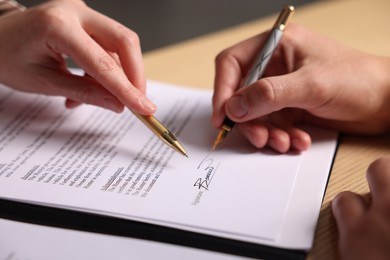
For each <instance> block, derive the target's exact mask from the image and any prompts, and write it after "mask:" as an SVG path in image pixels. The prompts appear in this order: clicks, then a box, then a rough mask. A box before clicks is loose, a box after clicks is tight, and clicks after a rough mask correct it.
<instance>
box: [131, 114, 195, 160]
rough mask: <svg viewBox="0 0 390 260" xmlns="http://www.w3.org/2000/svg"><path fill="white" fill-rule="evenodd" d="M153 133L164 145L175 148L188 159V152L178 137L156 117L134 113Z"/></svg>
mask: <svg viewBox="0 0 390 260" xmlns="http://www.w3.org/2000/svg"><path fill="white" fill-rule="evenodd" d="M133 114H134V115H135V116H137V117H138V118H139V119H140V120H141V121H142V122H143V123H144V124H145V125H146V126H147V127H149V129H150V130H152V132H153V133H154V134H155V135H157V136H158V138H160V139H161V140H162V141H163V142H164V143H166V144H167V145H168V146H170V147H171V148H173V149H174V150H175V151H177V152H178V153H180V154H182V155H184V156H186V157H188V155H187V152H186V150H185V149H184V147H183V146H182V145H181V144H180V142H179V141H178V140H177V139H176V137H175V136H174V135H173V134H172V133H171V132H170V131H169V130H168V129H167V128H166V127H165V126H164V125H163V124H162V123H161V122H160V121H158V120H157V118H155V117H154V116H143V115H140V114H137V113H135V112H133Z"/></svg>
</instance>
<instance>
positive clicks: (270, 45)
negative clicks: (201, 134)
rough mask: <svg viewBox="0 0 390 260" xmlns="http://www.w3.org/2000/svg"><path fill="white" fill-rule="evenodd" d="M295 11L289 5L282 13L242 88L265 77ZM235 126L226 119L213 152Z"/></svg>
mask: <svg viewBox="0 0 390 260" xmlns="http://www.w3.org/2000/svg"><path fill="white" fill-rule="evenodd" d="M294 11H295V9H294V6H292V5H288V6H286V7H284V8H283V10H282V11H281V12H280V14H279V17H278V19H277V20H276V22H275V24H274V27H273V28H272V30H271V32H270V34H269V36H268V39H267V41H266V43H265V44H264V47H263V49H262V51H261V52H260V53H259V55H258V56H257V57H256V60H255V62H254V63H253V66H252V68H251V70H250V71H249V73H248V75H247V76H246V78H245V80H244V83H243V84H242V86H241V87H246V86H249V85H251V84H252V83H254V82H255V81H257V80H258V79H259V78H261V77H262V76H263V73H264V70H265V68H266V67H267V65H268V62H269V60H270V59H271V57H272V54H273V53H274V51H275V49H276V47H277V46H278V44H279V41H280V39H281V38H282V34H283V31H284V29H285V28H286V26H287V23H288V21H289V19H290V17H291V16H292V14H293V13H294ZM234 124H235V123H234V122H233V121H232V120H231V119H229V118H228V117H225V119H224V121H223V124H222V126H221V131H220V132H219V134H218V136H217V138H216V139H215V141H214V144H213V148H212V149H213V150H215V149H216V148H217V146H218V144H219V143H220V142H221V141H222V139H223V138H225V137H226V136H227V134H228V133H229V132H230V131H231V130H232V128H233V126H234Z"/></svg>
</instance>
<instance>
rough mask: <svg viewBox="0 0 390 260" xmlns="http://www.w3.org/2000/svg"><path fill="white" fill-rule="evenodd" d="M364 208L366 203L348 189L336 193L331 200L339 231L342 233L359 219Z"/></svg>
mask: <svg viewBox="0 0 390 260" xmlns="http://www.w3.org/2000/svg"><path fill="white" fill-rule="evenodd" d="M366 208H367V204H366V202H365V201H364V199H363V198H362V197H361V196H360V195H357V194H355V193H352V192H349V191H344V192H341V193H340V194H338V195H337V196H336V197H335V198H334V199H333V201H332V212H333V216H334V217H335V219H336V223H337V227H338V229H339V232H340V233H343V232H344V230H346V229H349V228H350V227H353V226H354V225H355V224H356V222H358V221H360V217H361V216H362V215H363V214H364V213H365V211H366Z"/></svg>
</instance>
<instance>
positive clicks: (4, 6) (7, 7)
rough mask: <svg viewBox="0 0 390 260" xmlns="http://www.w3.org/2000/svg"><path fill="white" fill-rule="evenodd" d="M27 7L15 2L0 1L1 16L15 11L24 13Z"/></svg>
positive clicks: (9, 0) (8, 0) (10, 0)
mask: <svg viewBox="0 0 390 260" xmlns="http://www.w3.org/2000/svg"><path fill="white" fill-rule="evenodd" d="M25 9H26V7H25V6H24V5H21V4H20V3H18V2H17V1H15V0H0V15H4V14H7V13H11V12H15V11H24V10H25Z"/></svg>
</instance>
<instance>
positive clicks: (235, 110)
mask: <svg viewBox="0 0 390 260" xmlns="http://www.w3.org/2000/svg"><path fill="white" fill-rule="evenodd" d="M227 108H228V110H229V112H230V113H231V114H232V115H234V116H235V117H243V116H245V115H246V114H247V113H248V103H247V101H246V99H245V98H244V96H242V95H237V96H233V97H232V98H231V99H230V100H229V101H228V103H227Z"/></svg>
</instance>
